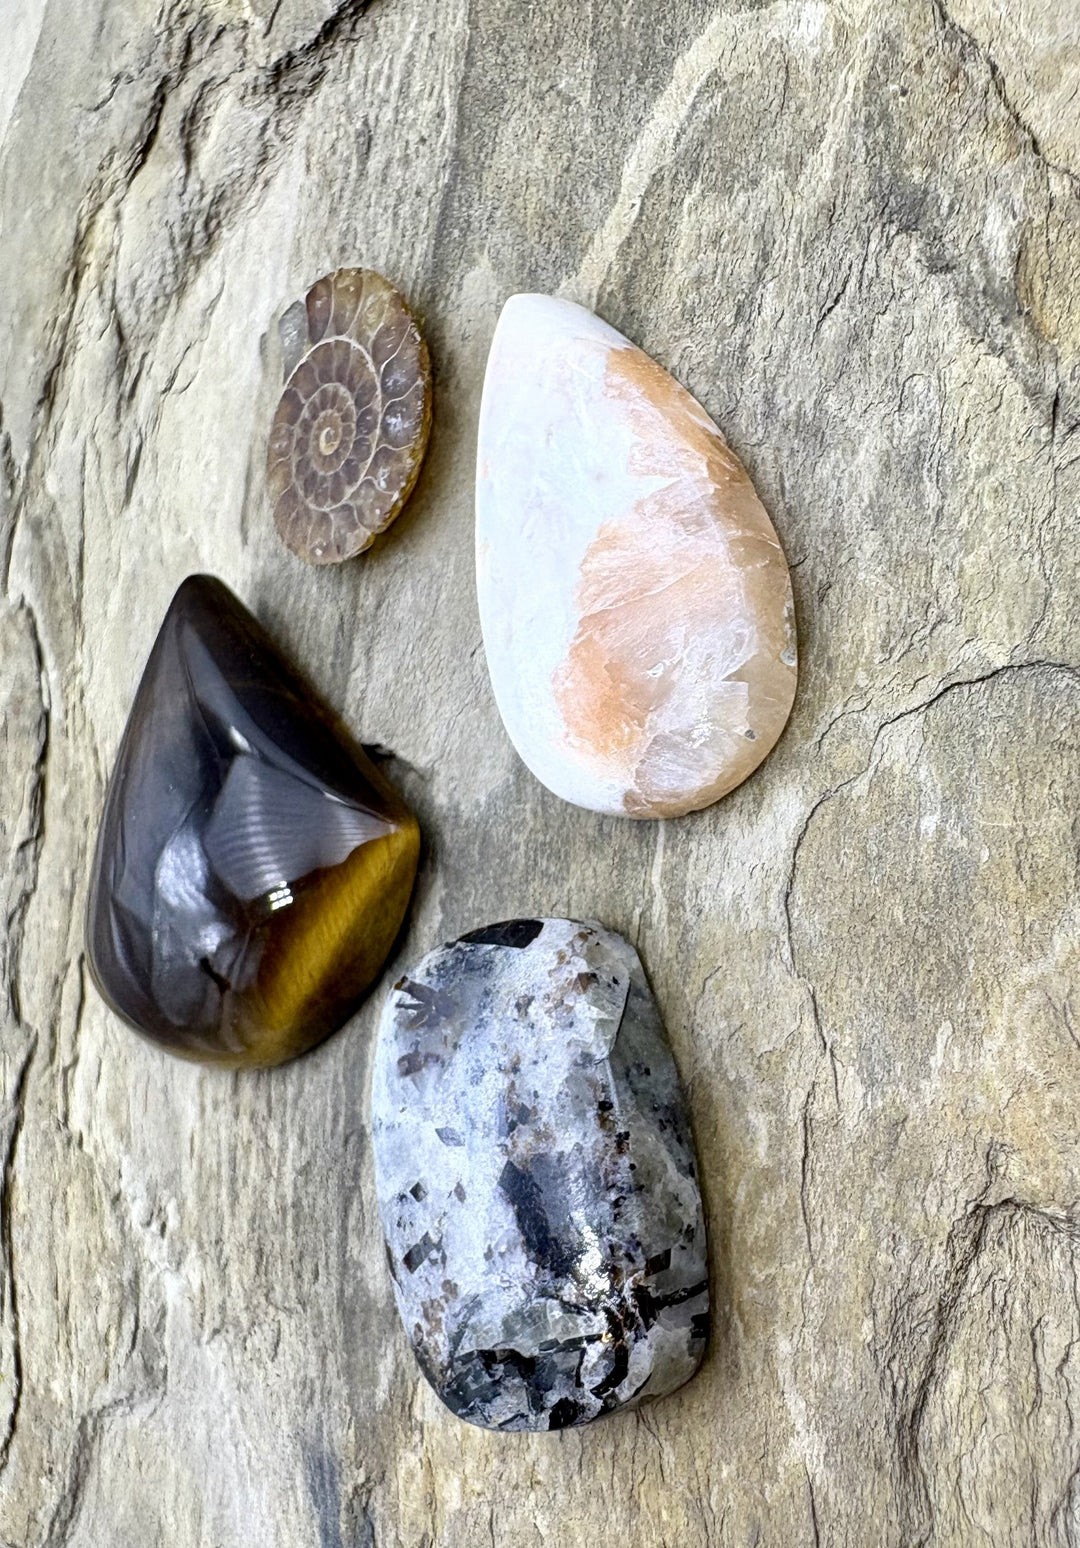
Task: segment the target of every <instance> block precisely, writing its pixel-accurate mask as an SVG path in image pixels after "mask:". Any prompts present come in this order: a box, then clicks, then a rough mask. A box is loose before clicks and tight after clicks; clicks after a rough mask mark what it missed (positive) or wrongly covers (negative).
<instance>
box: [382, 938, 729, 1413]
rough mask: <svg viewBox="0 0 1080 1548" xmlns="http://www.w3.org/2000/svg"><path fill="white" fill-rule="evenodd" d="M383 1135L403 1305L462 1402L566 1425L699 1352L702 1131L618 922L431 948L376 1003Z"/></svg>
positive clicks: (629, 1399) (661, 1379)
mask: <svg viewBox="0 0 1080 1548" xmlns="http://www.w3.org/2000/svg"><path fill="white" fill-rule="evenodd" d="M371 1141H372V1150H373V1155H374V1161H375V1179H376V1188H377V1191H378V1195H379V1206H380V1213H381V1215H382V1222H383V1229H384V1231H385V1233H386V1247H387V1260H388V1262H389V1265H390V1273H391V1276H392V1278H393V1281H394V1289H395V1294H396V1298H397V1304H398V1311H399V1312H400V1313H401V1320H402V1324H403V1325H404V1328H405V1331H406V1333H407V1334H408V1336H409V1339H410V1341H411V1343H412V1346H413V1351H414V1353H415V1354H416V1357H417V1359H418V1361H419V1362H420V1367H421V1369H422V1370H423V1372H424V1374H425V1376H426V1377H427V1379H428V1381H429V1382H430V1383H431V1385H432V1386H433V1387H434V1389H435V1391H436V1392H437V1393H438V1394H439V1396H440V1397H441V1398H442V1400H443V1402H444V1403H445V1404H446V1406H447V1407H448V1408H449V1409H450V1410H451V1411H452V1412H453V1413H455V1414H457V1415H458V1416H459V1417H460V1418H462V1419H467V1420H468V1421H469V1422H470V1423H472V1424H477V1425H480V1426H482V1427H484V1428H486V1429H491V1430H561V1429H565V1428H567V1427H569V1426H571V1425H579V1424H587V1423H588V1422H589V1421H590V1420H592V1419H597V1418H599V1417H600V1416H601V1415H602V1414H607V1413H611V1412H613V1411H614V1410H615V1409H618V1408H623V1407H629V1406H632V1405H633V1404H636V1403H638V1402H640V1401H642V1400H643V1399H645V1398H651V1397H663V1396H665V1395H666V1394H667V1393H669V1392H673V1391H675V1389H676V1388H678V1387H681V1386H682V1384H683V1383H684V1382H685V1381H688V1380H689V1378H690V1377H691V1376H692V1375H693V1374H694V1372H695V1371H696V1370H697V1368H698V1365H699V1364H700V1363H701V1357H702V1355H703V1353H704V1350H705V1340H706V1338H707V1336H708V1323H709V1284H708V1265H707V1261H706V1255H705V1223H704V1220H703V1218H702V1211H701V1195H700V1193H699V1191H698V1185H697V1169H696V1165H695V1161H694V1147H693V1139H692V1136H691V1134H690V1125H689V1119H688V1116H687V1113H686V1106H685V1101H684V1098H683V1093H682V1087H681V1086H680V1084H679V1076H678V1072H677V1070H676V1069H675V1064H674V1061H673V1060H672V1057H671V1052H670V1049H669V1048H668V1044H667V1039H666V1037H665V1036H664V1030H663V1026H662V1024H661V1021H660V1014H659V1011H658V1010H657V1007H656V1002H655V1001H654V999H653V997H652V993H651V991H650V990H649V986H648V984H647V983H646V981H645V974H644V973H643V971H642V968H641V963H640V961H639V959H638V955H637V952H635V951H634V949H633V947H632V946H630V945H629V944H628V943H627V942H626V941H624V940H622V939H621V938H620V937H619V936H617V935H613V934H612V933H611V931H610V930H604V929H603V928H602V927H601V926H599V925H589V924H577V923H575V922H574V921H572V920H567V919H544V920H541V919H515V920H510V921H508V922H506V923H504V924H501V925H493V926H490V927H488V928H485V929H480V930H475V931H471V932H470V933H469V934H468V935H466V936H463V937H462V939H461V940H459V941H455V942H453V943H452V944H451V945H449V946H442V947H437V948H436V949H435V950H434V951H431V952H428V954H427V956H426V957H424V959H423V960H422V961H421V962H420V963H419V964H418V966H417V967H416V968H415V969H413V970H412V971H411V972H409V973H408V974H407V975H406V976H405V977H404V978H401V979H399V980H398V982H397V983H396V984H395V985H394V989H393V992H392V993H391V995H390V996H389V998H388V1000H387V1002H386V1007H385V1009H384V1011H383V1015H382V1020H381V1023H380V1027H379V1040H378V1045H377V1047H376V1050H375V1069H374V1077H373V1092H372V1119H371Z"/></svg>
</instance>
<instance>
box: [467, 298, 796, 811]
mask: <svg viewBox="0 0 1080 1548" xmlns="http://www.w3.org/2000/svg"><path fill="white" fill-rule="evenodd" d="M476 569H477V589H478V593H479V600H480V619H481V624H482V627H483V632H484V647H485V650H486V653H487V662H488V670H489V672H490V674H491V682H492V687H493V689H494V692H495V698H496V702H497V703H498V706H499V711H500V713H501V715H502V718H503V722H504V724H505V726H506V729H507V731H508V732H509V735H510V738H511V740H512V741H513V743H514V746H515V747H516V748H517V750H518V752H519V753H520V755H521V757H522V758H523V759H524V761H525V763H526V764H527V765H528V766H529V768H530V769H531V770H532V772H533V773H534V774H535V775H536V777H537V779H539V780H541V781H542V782H543V784H545V785H547V787H548V788H549V789H550V790H553V791H554V792H555V794H556V795H559V796H562V797H563V798H564V799H565V800H567V801H572V802H574V803H575V804H576V805H578V806H585V807H589V808H591V809H592V810H594V811H599V812H611V813H618V814H620V815H623V816H631V817H676V816H680V815H681V814H682V813H684V812H691V811H696V810H698V809H699V808H700V807H703V806H708V805H709V804H710V803H711V802H713V801H716V800H718V799H719V798H720V797H721V796H723V795H726V794H727V792H728V791H729V790H732V789H734V787H735V786H736V785H738V784H740V783H741V782H742V780H744V779H745V778H746V777H747V775H748V774H750V773H751V772H752V771H753V770H754V769H755V768H756V767H757V765H758V764H759V763H760V762H761V760H762V759H763V758H764V757H765V756H766V754H767V753H768V752H769V751H770V750H771V748H772V747H773V745H774V743H775V742H776V740H777V738H778V737H779V735H780V733H781V731H782V730H783V728H784V723H785V721H786V720H787V718H788V714H789V712H790V710H791V704H792V700H793V699H794V696H795V679H796V656H795V629H794V612H793V607H792V598H791V577H790V575H789V573H788V567H787V564H786V562H785V559H784V555H783V551H782V550H781V548H780V543H779V541H778V539H777V536H776V533H775V531H774V530H773V526H772V523H771V522H770V520H769V518H768V515H767V514H766V511H765V508H764V506H763V505H762V504H761V501H760V500H759V499H758V497H757V495H756V493H755V492H754V487H753V485H752V484H751V482H750V479H749V477H748V475H747V473H746V470H745V469H744V468H743V466H742V464H741V463H740V462H739V460H738V458H737V457H735V456H734V454H733V453H732V452H731V451H730V449H729V448H728V446H727V444H726V442H725V441H724V438H723V436H722V435H721V434H720V431H719V430H718V429H717V427H716V426H715V425H714V424H713V422H712V420H711V419H710V418H709V417H708V415H707V414H706V413H705V411H704V410H703V409H702V408H701V407H700V406H699V404H698V403H696V402H695V400H694V399H693V398H692V397H691V396H690V394H689V393H688V392H686V391H685V390H684V389H683V388H682V387H680V386H679V384H678V383H677V382H676V381H675V380H674V378H673V377H672V376H670V375H669V374H668V373H667V371H665V370H664V369H663V368H662V367H661V366H659V365H657V364H656V362H655V361H654V360H652V359H650V357H649V356H648V355H646V354H644V353H643V351H641V350H640V349H638V348H637V347H636V346H635V345H633V344H631V343H630V342H629V340H627V339H625V338H623V336H622V334H620V333H617V332H616V331H615V329H614V328H610V327H609V326H608V325H607V323H605V322H603V321H601V319H600V318H599V317H596V316H594V315H593V314H592V313H591V312H588V311H586V310H585V309H584V308H583V307H580V306H576V305H574V303H573V302H571V301H563V300H560V299H558V298H557V297H554V296H539V295H519V296H512V297H511V298H510V300H509V301H507V303H506V305H505V307H504V308H503V312H502V316H501V317H500V319H499V324H498V327H497V328H496V330H495V337H494V339H493V341H492V345H491V354H490V356H489V358H488V366H487V376H486V378H485V381H484V397H483V403H482V406H481V410H480V444H479V452H478V461H477V478H476Z"/></svg>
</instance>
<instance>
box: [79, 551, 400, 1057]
mask: <svg viewBox="0 0 1080 1548" xmlns="http://www.w3.org/2000/svg"><path fill="white" fill-rule="evenodd" d="M419 853H420V832H419V829H418V827H417V824H416V819H415V818H414V817H413V816H412V814H411V813H410V812H409V811H408V810H407V809H406V808H405V806H404V804H403V802H402V801H401V800H400V799H399V798H398V797H397V795H395V793H394V791H393V790H391V788H390V787H389V785H388V784H387V783H386V781H385V780H384V779H383V778H382V776H381V775H380V774H379V773H378V772H377V770H376V769H375V768H374V767H373V766H372V764H371V763H370V762H369V760H368V759H367V757H366V756H365V755H364V753H363V752H362V751H361V749H360V748H359V747H358V746H356V745H355V744H353V745H350V742H349V740H348V737H347V733H346V732H345V731H344V730H343V729H342V728H340V727H338V726H336V725H335V724H334V723H333V721H332V719H331V716H330V714H329V711H327V710H326V709H325V708H324V707H323V706H322V705H320V704H319V703H318V701H317V700H316V699H313V697H312V695H311V690H310V689H309V688H308V687H307V685H306V684H305V683H304V682H303V681H302V680H301V679H300V678H299V677H298V676H297V675H296V673H295V672H294V671H293V670H292V668H291V667H290V666H289V665H288V663H287V662H285V661H284V660H283V659H282V657H281V656H280V655H279V653H278V652H277V650H276V649H275V648H274V645H273V644H272V642H271V641H270V639H269V638H268V637H267V635H266V634H265V632H264V631H263V630H262V629H261V628H260V626H259V624H258V623H257V621H256V620H255V619H254V618H253V617H252V616H251V614H250V613H249V612H248V611H247V609H246V608H245V607H243V606H242V605H241V604H240V603H239V602H238V601H237V599H236V598H235V597H234V596H233V595H232V593H231V592H230V591H229V590H228V588H227V587H226V586H223V585H222V584H221V582H220V581H218V580H215V579H214V578H213V577H212V576H208V575H192V576H189V577H188V579H187V580H185V581H184V583H183V585H182V586H181V587H180V588H179V590H178V591H177V593H176V596H175V597H174V598H173V601H172V603H171V605H170V607H169V611H168V612H167V613H166V615H165V621H164V623H163V624H162V626H161V629H160V631H159V633H158V637H157V639H156V640H155V642H154V648H153V650H152V651H151V653H150V659H149V661H148V662H147V664H146V670H145V671H144V673H143V676H142V680H141V682H140V683H139V687H138V691H137V693H136V695H135V702H134V704H133V705H132V708H131V715H130V717H129V719H128V724H127V727H126V729H125V731H124V737H123V740H122V741H121V743H120V750H119V752H118V753H117V757H116V765H115V767H114V769H113V772H112V775H111V777H110V780H109V786H108V790H107V792H106V796H105V810H104V814H103V816H102V819H101V828H100V831H99V834H98V841H97V848H96V851H95V854H94V863H93V871H92V875H91V879H90V887H89V906H88V911H87V925H86V957H87V965H88V967H89V969H90V973H91V976H92V977H93V979H94V982H95V983H96V985H97V987H98V989H99V991H100V992H101V994H102V995H103V997H104V998H105V1000H106V1001H107V1002H108V1004H109V1005H110V1006H111V1007H112V1009H113V1010H115V1011H116V1012H117V1013H118V1014H119V1015H121V1016H122V1017H123V1018H124V1020H125V1021H127V1022H128V1023H129V1025H131V1026H132V1027H134V1028H135V1029H136V1030H137V1031H139V1032H142V1033H144V1034H145V1035H146V1036H147V1037H148V1038H150V1039H151V1041H153V1042H155V1043H158V1044H160V1045H161V1047H163V1048H167V1049H168V1050H169V1052H170V1053H177V1054H182V1055H184V1056H186V1057H188V1058H192V1059H202V1060H205V1061H206V1062H207V1063H211V1064H222V1065H227V1066H230V1067H233V1068H240V1067H247V1066H253V1065H270V1064H280V1063H281V1062H282V1061H283V1060H285V1059H290V1058H292V1057H293V1056H294V1055H296V1054H298V1053H304V1052H305V1051H306V1050H307V1049H309V1048H311V1047H313V1046H314V1044H316V1043H318V1042H321V1041H322V1039H323V1038H324V1037H327V1036H328V1035H329V1034H330V1033H331V1032H335V1031H336V1030H337V1029H338V1027H340V1026H341V1024H342V1022H343V1021H345V1020H347V1019H348V1017H349V1016H350V1015H351V1014H352V1012H353V1011H354V1010H355V1009H356V1006H357V1005H358V1003H359V1001H360V1000H361V999H362V997H363V995H364V993H365V992H366V991H367V990H368V989H369V988H370V987H371V985H372V983H373V982H374V981H375V979H376V978H377V977H378V975H379V973H380V972H381V971H382V966H383V963H384V962H385V961H386V957H387V953H388V952H389V950H390V947H391V946H392V945H393V941H394V937H395V936H396V935H397V933H398V930H399V929H400V927H401V921H402V919H403V918H404V916H405V909H406V907H407V905H408V901H409V894H410V893H411V892H412V888H413V882H414V881H415V879H416V864H417V860H418V858H419Z"/></svg>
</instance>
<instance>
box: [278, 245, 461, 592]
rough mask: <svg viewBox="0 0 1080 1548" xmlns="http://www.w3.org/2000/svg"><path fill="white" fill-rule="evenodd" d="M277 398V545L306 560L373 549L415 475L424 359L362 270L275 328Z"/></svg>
mask: <svg viewBox="0 0 1080 1548" xmlns="http://www.w3.org/2000/svg"><path fill="white" fill-rule="evenodd" d="M278 326H279V331H280V334H281V350H282V356H283V369H284V371H285V375H286V386H285V391H284V392H283V393H282V395H281V402H280V403H279V404H278V407H277V412H276V413H275V414H274V422H273V424H272V425H271V427H270V441H269V445H268V448H267V455H266V485H267V489H268V491H269V494H270V499H271V502H272V504H273V507H274V525H275V527H276V528H277V530H278V534H279V535H280V537H281V539H282V541H283V542H284V543H286V544H287V545H288V547H289V548H291V549H292V551H293V553H294V554H297V555H298V556H299V557H300V558H301V559H306V560H308V561H309V562H310V563H311V564H336V563H338V562H339V561H340V560H342V559H351V558H353V556H354V555H356V554H359V553H362V552H363V550H364V549H365V548H370V546H371V544H372V543H373V542H374V541H375V539H376V537H377V536H378V535H379V533H380V532H385V530H386V528H387V527H388V526H389V525H390V523H391V522H392V521H393V520H394V517H395V516H397V514H398V512H399V511H400V510H401V508H402V506H403V505H404V504H405V502H406V500H407V499H408V498H409V496H410V494H411V493H412V491H413V487H414V485H415V483H416V480H417V478H418V477H419V474H420V464H421V463H422V462H423V460H424V452H425V450H426V449H427V442H428V434H429V431H430V429H431V362H430V360H429V358H428V347H427V344H426V343H425V342H424V338H423V335H422V334H421V332H420V329H419V327H418V325H417V322H416V319H415V318H414V317H413V315H412V313H411V312H410V311H409V308H408V307H407V306H406V304H405V302H404V300H403V298H402V297H401V296H400V295H399V294H398V292H397V291H396V290H395V289H394V287H393V286H392V285H391V284H390V283H389V281H387V280H385V279H383V277H382V275H381V274H375V273H374V272H373V271H372V270H370V269H338V270H337V271H336V272H335V273H333V274H327V275H325V276H324V277H323V278H322V279H321V280H317V281H316V283H315V284H314V285H313V286H312V287H311V289H310V290H309V291H308V293H307V295H306V296H305V298H304V300H303V301H296V302H294V303H293V305H292V306H290V307H289V308H288V310H287V311H286V312H285V313H284V315H283V316H282V318H281V321H280V323H279V325H278Z"/></svg>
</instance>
